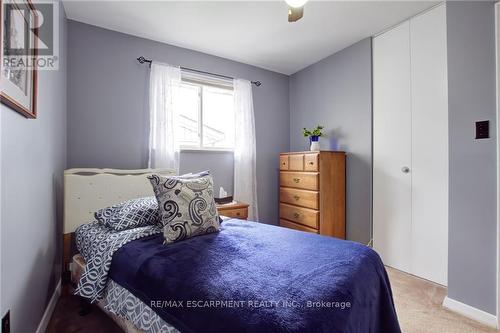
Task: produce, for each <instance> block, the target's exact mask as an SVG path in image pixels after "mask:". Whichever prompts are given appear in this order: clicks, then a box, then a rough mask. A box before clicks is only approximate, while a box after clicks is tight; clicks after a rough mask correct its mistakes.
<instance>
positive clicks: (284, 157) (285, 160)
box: [280, 155, 288, 170]
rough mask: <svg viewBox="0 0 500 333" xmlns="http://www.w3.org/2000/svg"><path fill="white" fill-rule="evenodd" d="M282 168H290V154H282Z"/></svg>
mask: <svg viewBox="0 0 500 333" xmlns="http://www.w3.org/2000/svg"><path fill="white" fill-rule="evenodd" d="M280 170H288V155H280Z"/></svg>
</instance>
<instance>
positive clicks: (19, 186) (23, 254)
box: [0, 6, 66, 332]
mask: <svg viewBox="0 0 500 333" xmlns="http://www.w3.org/2000/svg"><path fill="white" fill-rule="evenodd" d="M61 7H62V6H61ZM60 9H61V11H60V32H61V36H60V41H61V44H60V49H61V50H60V52H61V54H60V57H59V59H60V63H59V66H60V69H59V71H39V81H38V118H37V119H35V120H29V119H26V118H24V117H22V116H21V115H19V114H18V113H16V112H14V111H13V110H10V109H8V108H7V107H5V106H4V105H1V106H0V109H1V110H0V117H1V145H2V147H1V151H2V155H1V156H2V158H1V178H2V184H1V185H2V186H1V192H2V194H1V206H2V211H1V220H2V221H1V272H2V281H1V292H2V295H1V303H2V304H1V316H3V315H4V314H5V312H7V310H8V309H11V313H10V316H11V332H35V330H36V328H37V326H38V324H39V322H40V320H41V318H42V315H43V313H44V311H45V308H46V306H47V304H48V302H49V300H50V298H51V297H52V294H53V292H54V289H55V286H56V284H57V282H58V281H59V279H60V277H61V257H62V254H61V246H60V244H61V233H62V221H61V217H62V209H61V203H62V174H63V170H64V168H65V166H66V61H65V60H66V19H65V17H64V10H63V9H62V8H60Z"/></svg>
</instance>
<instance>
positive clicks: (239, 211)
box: [219, 208, 248, 220]
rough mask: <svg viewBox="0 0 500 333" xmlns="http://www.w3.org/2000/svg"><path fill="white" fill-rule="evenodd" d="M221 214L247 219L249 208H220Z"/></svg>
mask: <svg viewBox="0 0 500 333" xmlns="http://www.w3.org/2000/svg"><path fill="white" fill-rule="evenodd" d="M219 214H220V215H223V216H227V217H232V218H235V219H242V220H246V219H247V218H248V208H236V209H219Z"/></svg>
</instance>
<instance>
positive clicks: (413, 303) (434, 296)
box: [387, 267, 499, 333]
mask: <svg viewBox="0 0 500 333" xmlns="http://www.w3.org/2000/svg"><path fill="white" fill-rule="evenodd" d="M387 273H388V274H389V279H390V281H391V287H392V292H393V295H394V302H395V303H396V310H397V313H398V319H399V324H400V325H401V330H402V331H403V332H404V333H423V332H425V333H433V332H436V333H443V332H446V333H458V332H460V333H469V332H470V333H482V332H497V333H498V332H499V331H497V330H494V329H492V328H489V327H487V326H483V325H481V324H479V323H477V322H475V321H473V320H470V319H468V318H465V317H463V316H460V315H458V314H456V313H454V312H451V311H448V310H446V309H444V308H443V307H442V306H441V305H442V303H443V299H444V297H445V296H446V288H444V287H442V286H440V285H437V284H434V283H432V282H429V281H426V280H423V279H420V278H417V277H414V276H412V275H409V274H406V273H403V272H400V271H398V270H395V269H392V268H390V267H387Z"/></svg>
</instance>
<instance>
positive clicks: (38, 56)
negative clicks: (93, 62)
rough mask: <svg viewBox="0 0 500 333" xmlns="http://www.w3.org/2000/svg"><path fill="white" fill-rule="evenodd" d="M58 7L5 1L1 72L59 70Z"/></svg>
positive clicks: (47, 4)
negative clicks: (5, 70) (33, 69)
mask: <svg viewBox="0 0 500 333" xmlns="http://www.w3.org/2000/svg"><path fill="white" fill-rule="evenodd" d="M58 11H59V3H58V2H57V1H45V2H43V1H36V2H31V1H28V0H23V1H21V0H9V1H2V29H1V31H2V68H6V67H7V68H9V69H11V70H12V69H24V70H26V69H32V68H36V69H37V70H44V69H47V70H54V69H58V61H57V59H58V54H59V21H58V19H57V18H58Z"/></svg>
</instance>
